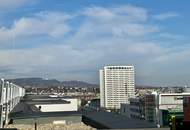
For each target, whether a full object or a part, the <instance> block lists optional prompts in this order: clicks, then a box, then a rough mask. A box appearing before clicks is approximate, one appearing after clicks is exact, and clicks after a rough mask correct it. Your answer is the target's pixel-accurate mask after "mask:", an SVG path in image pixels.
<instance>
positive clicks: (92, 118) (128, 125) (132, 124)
mask: <svg viewBox="0 0 190 130" xmlns="http://www.w3.org/2000/svg"><path fill="white" fill-rule="evenodd" d="M83 119H84V120H85V121H87V122H86V123H96V124H99V125H101V126H103V127H102V128H108V129H135V128H156V126H155V125H154V124H153V123H150V122H148V121H145V120H138V119H131V118H127V117H125V116H122V115H119V114H116V113H112V112H102V111H101V112H100V111H98V112H87V113H86V114H84V115H83Z"/></svg>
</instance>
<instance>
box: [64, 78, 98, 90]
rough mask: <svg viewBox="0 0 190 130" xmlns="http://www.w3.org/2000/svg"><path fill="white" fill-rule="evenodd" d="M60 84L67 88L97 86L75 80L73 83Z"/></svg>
mask: <svg viewBox="0 0 190 130" xmlns="http://www.w3.org/2000/svg"><path fill="white" fill-rule="evenodd" d="M62 84H63V85H64V86H69V87H81V86H82V87H87V88H89V87H98V85H97V84H90V83H86V82H83V81H76V80H73V81H63V82H62Z"/></svg>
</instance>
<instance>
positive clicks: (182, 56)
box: [0, 0, 190, 86]
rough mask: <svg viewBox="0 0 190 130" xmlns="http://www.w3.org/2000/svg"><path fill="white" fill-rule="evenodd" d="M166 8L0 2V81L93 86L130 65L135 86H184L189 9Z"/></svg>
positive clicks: (110, 0) (120, 1)
mask: <svg viewBox="0 0 190 130" xmlns="http://www.w3.org/2000/svg"><path fill="white" fill-rule="evenodd" d="M44 3H46V4H44ZM170 4H171V1H165V0H161V1H159V2H155V1H154V2H150V1H140V0H139V1H132V0H128V1H126V0H117V2H116V1H114V0H104V1H100V0H94V1H91V0H84V1H75V0H69V1H51V0H47V1H45V0H40V1H37V0H34V1H29V0H14V1H11V0H1V1H0V59H1V60H0V75H1V76H2V77H5V78H9V79H10V78H20V77H43V78H50V79H52V78H55V79H58V80H61V81H63V80H83V81H87V82H91V83H96V84H98V83H99V74H98V70H99V69H100V68H102V67H103V66H106V65H134V66H135V69H136V75H135V76H136V80H135V81H136V84H138V85H157V86H168V85H169V86H170V85H171V86H172V85H182V86H184V85H188V86H190V84H189V83H190V82H189V78H188V77H190V73H189V72H190V68H189V67H188V66H189V64H190V61H189V59H188V57H189V56H190V52H189V49H190V46H189V37H188V35H189V34H190V33H189V29H188V23H189V22H190V18H189V15H188V12H189V8H188V5H189V1H185V2H179V1H177V0H174V1H172V5H173V6H169V5H170Z"/></svg>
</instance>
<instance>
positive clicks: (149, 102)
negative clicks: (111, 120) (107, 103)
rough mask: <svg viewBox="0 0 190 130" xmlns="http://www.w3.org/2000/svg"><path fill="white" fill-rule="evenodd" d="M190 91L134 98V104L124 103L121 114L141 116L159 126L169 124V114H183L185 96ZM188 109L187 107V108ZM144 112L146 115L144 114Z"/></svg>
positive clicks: (132, 116) (189, 94) (133, 116)
mask: <svg viewBox="0 0 190 130" xmlns="http://www.w3.org/2000/svg"><path fill="white" fill-rule="evenodd" d="M188 96H190V93H157V92H153V93H152V94H146V95H145V96H144V98H141V100H142V101H139V99H138V98H137V99H132V100H131V103H132V104H122V106H121V114H122V115H125V116H128V117H130V118H139V117H141V119H143V118H142V116H144V119H145V120H147V121H149V122H153V123H154V124H156V125H157V126H158V127H159V126H160V127H161V126H168V124H169V122H168V120H169V116H170V115H173V114H176V115H180V116H181V115H182V114H183V98H184V97H188ZM186 110H187V109H186ZM143 114H144V115H143Z"/></svg>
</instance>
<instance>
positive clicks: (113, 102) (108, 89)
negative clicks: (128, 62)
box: [100, 66, 135, 109]
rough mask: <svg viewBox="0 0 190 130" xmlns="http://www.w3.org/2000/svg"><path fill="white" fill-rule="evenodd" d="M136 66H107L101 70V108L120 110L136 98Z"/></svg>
mask: <svg viewBox="0 0 190 130" xmlns="http://www.w3.org/2000/svg"><path fill="white" fill-rule="evenodd" d="M134 86H135V79H134V66H105V67H104V69H103V70H100V100H101V107H103V108H106V109H120V106H121V104H122V103H123V104H129V99H130V98H134V97H135V87H134Z"/></svg>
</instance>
